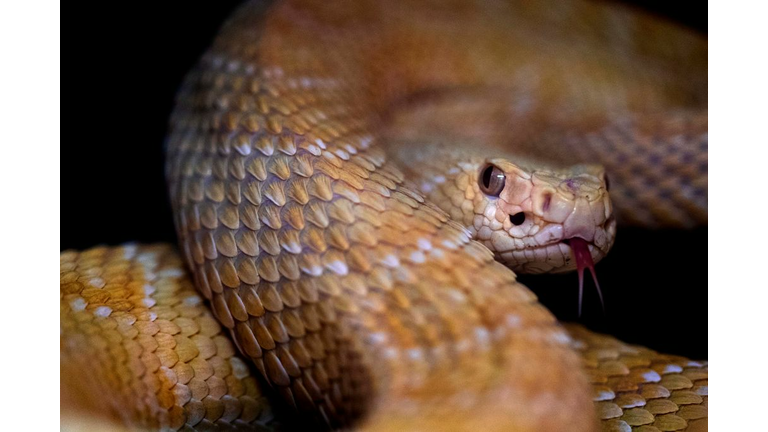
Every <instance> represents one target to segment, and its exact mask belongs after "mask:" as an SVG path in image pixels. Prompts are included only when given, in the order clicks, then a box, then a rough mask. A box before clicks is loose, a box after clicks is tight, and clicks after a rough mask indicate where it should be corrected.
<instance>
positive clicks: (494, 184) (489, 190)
mask: <svg viewBox="0 0 768 432" xmlns="http://www.w3.org/2000/svg"><path fill="white" fill-rule="evenodd" d="M506 179H507V176H506V175H505V174H504V172H503V171H502V170H500V169H499V168H498V167H497V166H496V165H492V164H488V165H486V166H485V167H484V168H483V169H482V170H481V171H480V178H479V179H478V182H477V183H478V185H479V186H480V190H481V191H482V192H483V193H484V194H486V195H488V196H494V197H497V196H499V194H500V193H501V191H502V190H503V189H504V182H505V181H506Z"/></svg>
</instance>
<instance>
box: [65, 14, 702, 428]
mask: <svg viewBox="0 0 768 432" xmlns="http://www.w3.org/2000/svg"><path fill="white" fill-rule="evenodd" d="M166 145H167V164H166V171H167V179H168V188H169V190H170V197H171V201H172V205H173V209H174V217H175V224H176V228H177V232H178V236H179V248H178V250H177V249H176V248H175V247H174V246H171V245H138V244H127V245H123V246H120V247H95V248H92V249H90V250H86V251H64V252H62V253H61V264H60V265H61V284H60V287H61V289H60V293H61V318H60V319H61V360H60V365H61V366H60V367H61V383H60V384H61V408H62V411H61V412H62V414H61V415H62V428H63V429H66V430H137V429H138V430H146V429H152V430H184V431H191V430H281V429H282V430H285V429H290V428H302V429H304V428H317V429H328V428H332V429H360V430H367V431H395V430H398V431H399V430H414V431H417V430H418V431H427V430H439V431H464V430H482V431H492V430H493V431H495V430H498V431H588V430H600V429H602V430H610V431H625V430H626V431H629V430H638V431H677V430H690V431H693V430H706V429H707V362H706V361H694V360H689V359H686V358H682V357H679V356H674V355H664V354H659V353H657V352H654V351H652V350H650V349H646V348H642V347H638V346H632V345H627V344H625V343H622V342H620V341H618V340H616V339H614V338H612V337H610V336H607V335H600V334H596V333H593V332H590V331H589V330H587V329H585V328H584V327H581V326H579V325H575V324H566V325H563V324H560V323H558V322H557V321H556V319H555V318H554V316H553V315H552V314H551V313H550V312H549V311H548V310H547V309H546V308H544V307H543V306H542V305H540V304H539V303H538V302H537V299H536V297H535V295H534V294H532V293H531V292H530V291H529V290H528V289H527V288H526V287H524V286H522V285H521V284H520V283H518V282H517V281H516V276H515V273H513V270H514V271H518V272H521V271H523V272H544V271H562V270H567V269H572V268H573V267H574V266H580V264H579V262H576V261H579V260H582V261H583V260H589V264H591V262H592V260H594V261H596V260H599V259H600V258H601V257H602V256H603V255H604V254H605V253H607V251H608V249H609V248H610V246H611V244H612V242H613V235H614V234H615V230H616V225H615V224H616V222H618V224H619V229H620V227H621V226H622V224H624V225H640V226H645V227H651V228H653V227H680V228H685V227H691V226H697V225H704V224H706V223H707V41H706V38H704V37H702V36H700V35H698V34H695V33H693V32H690V31H688V30H686V29H683V28H680V27H677V26H675V25H673V24H671V23H666V22H663V21H660V20H658V19H655V18H654V17H651V16H649V15H645V14H643V13H640V12H638V11H635V10H632V9H629V8H627V7H624V6H621V5H615V4H610V3H608V2H579V1H570V0H569V1H558V2H511V1H510V2H507V1H466V2H459V1H454V0H448V1H426V0H425V1H413V2H399V1H397V2H395V1H392V2H390V1H387V2H382V1H373V0H359V1H351V0H349V1H347V0H340V1H334V2H331V1H312V0H285V1H278V2H274V3H270V4H265V3H261V2H249V3H246V4H244V5H242V6H241V7H240V8H239V9H238V10H237V11H236V13H235V14H234V15H233V16H232V17H231V18H230V19H229V20H228V21H227V22H226V23H225V24H224V26H223V27H222V29H221V31H220V33H219V35H218V37H217V38H216V39H215V41H214V42H213V44H212V46H211V48H210V49H209V50H208V51H207V52H206V53H205V54H204V55H203V57H202V59H201V60H200V62H199V64H198V66H197V67H196V68H195V69H194V70H193V71H192V72H191V73H190V74H189V75H188V76H187V78H186V80H185V82H184V84H183V86H182V88H181V90H180V92H179V95H178V99H177V105H176V109H175V111H174V113H173V115H172V118H171V121H170V129H169V136H168V139H167V143H166ZM488 167H490V168H488ZM486 168H487V169H489V171H484V170H485V169H486ZM484 173H485V174H484ZM605 173H608V174H609V176H610V187H611V190H610V199H609V198H608V195H607V194H608V193H607V189H608V180H607V178H605V177H604V174H605ZM491 174H492V175H493V176H491ZM137 175H139V174H137ZM496 179H500V180H498V182H497V183H496V184H497V185H498V189H497V190H496V191H495V192H494V191H493V190H492V189H493V187H492V186H489V185H490V184H491V181H497V180H496ZM483 182H486V184H485V186H484V187H482V188H481V186H483ZM158 187H163V186H162V185H158ZM489 191H490V192H489ZM585 215H587V216H585ZM544 232H546V233H547V236H543V235H539V236H537V235H536V234H539V233H544ZM574 238H578V239H580V240H579V242H581V243H582V244H586V243H589V244H588V246H582V248H583V249H580V250H581V251H582V252H586V256H587V257H586V258H584V257H582V258H574V257H573V256H572V255H571V254H570V253H569V251H571V249H570V248H571V247H573V248H576V246H574V245H572V244H571V245H570V246H569V244H570V243H569V241H568V240H571V243H573V242H575V241H574V240H572V239H574ZM473 239H474V240H473ZM542 242H549V243H546V245H544V243H542ZM545 246H546V247H545ZM489 249H490V250H489ZM573 250H574V251H576V249H573ZM574 254H575V252H574ZM590 255H591V256H590ZM499 261H501V262H499ZM502 263H503V264H502ZM505 264H506V265H505ZM510 268H511V269H510ZM581 270H583V268H581V267H580V271H581ZM297 425H298V426H297Z"/></svg>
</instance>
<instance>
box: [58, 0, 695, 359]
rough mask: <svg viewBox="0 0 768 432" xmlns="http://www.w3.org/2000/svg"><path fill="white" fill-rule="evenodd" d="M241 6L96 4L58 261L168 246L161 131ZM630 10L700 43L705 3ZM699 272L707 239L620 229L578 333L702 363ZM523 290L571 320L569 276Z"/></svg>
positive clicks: (65, 180) (84, 50) (66, 175)
mask: <svg viewBox="0 0 768 432" xmlns="http://www.w3.org/2000/svg"><path fill="white" fill-rule="evenodd" d="M238 3H239V2H236V1H216V2H199V3H195V2H186V1H184V2H183V1H168V2H155V3H154V4H153V6H152V7H147V6H146V5H141V6H139V5H136V6H130V7H125V6H122V4H120V5H118V4H103V5H102V8H101V9H100V10H99V11H98V12H97V16H95V17H94V16H93V15H92V14H89V15H90V16H89V19H88V20H87V21H84V22H83V24H82V25H81V26H80V28H79V29H78V32H79V34H78V35H77V36H75V37H73V38H72V40H71V41H72V43H71V44H70V46H71V47H72V49H71V50H70V52H71V54H70V55H69V57H71V58H70V59H68V60H71V61H69V62H68V64H70V65H72V68H70V71H71V72H72V73H69V74H67V78H65V80H66V81H68V84H69V86H68V87H69V88H71V89H72V92H71V94H72V95H74V96H75V97H74V98H69V99H68V102H65V104H64V110H63V111H64V113H65V114H64V116H65V118H69V119H68V120H67V121H66V122H65V124H68V125H69V126H68V129H70V130H71V133H70V135H69V136H70V137H72V138H73V139H72V140H67V141H66V142H65V144H64V146H63V150H64V151H63V152H62V154H63V155H64V159H63V160H62V163H61V168H62V170H61V172H62V178H61V180H62V187H61V197H62V203H63V205H62V208H61V216H62V222H61V227H62V230H61V239H60V240H61V245H60V246H61V249H62V250H64V249H83V248H87V247H91V246H94V245H97V244H111V245H114V244H120V243H123V242H126V241H139V242H158V241H170V242H174V241H175V234H174V229H173V224H172V218H171V210H170V207H169V205H168V201H167V196H166V190H165V187H164V181H165V180H164V174H163V154H162V144H163V140H164V137H165V133H166V126H167V120H168V117H169V115H170V112H171V108H172V105H173V98H174V95H175V93H176V90H177V89H178V87H179V84H180V82H181V79H182V77H183V76H184V74H185V73H186V72H187V71H188V70H189V69H191V68H192V66H193V65H194V63H195V62H196V61H197V59H198V58H199V56H200V55H201V54H202V52H203V51H204V50H205V49H206V47H207V46H208V44H209V43H210V41H211V40H212V38H213V36H214V35H215V33H216V30H217V29H218V27H219V26H220V25H221V23H222V21H223V20H224V19H225V18H226V17H227V16H228V15H229V13H230V12H231V11H232V10H233V9H234V8H235V7H236V5H237V4H238ZM628 3H631V4H633V5H635V6H637V7H640V8H643V9H646V10H648V11H651V12H652V13H655V14H656V15H660V16H664V17H667V18H669V19H672V20H675V21H677V22H680V23H682V24H683V25H686V26H688V27H691V28H693V29H694V30H696V31H699V32H700V33H702V34H706V32H707V11H706V6H705V4H704V3H700V4H699V5H697V6H696V7H691V6H690V5H687V4H685V3H684V2H664V1H645V2H628ZM72 81H74V82H72ZM65 100H67V99H65ZM706 270H707V231H706V228H700V229H697V230H693V231H645V230H638V229H623V228H620V230H619V234H618V237H617V241H616V245H615V247H614V249H613V251H612V252H611V254H609V256H608V257H607V258H606V259H604V260H603V261H602V262H601V263H600V264H598V265H597V271H598V277H599V278H600V283H601V286H602V288H603V293H604V296H605V300H606V314H605V315H603V314H602V312H601V310H600V305H599V302H598V299H597V296H596V294H595V292H594V289H593V286H592V283H591V281H588V282H587V283H586V287H585V288H586V289H585V298H584V300H585V301H584V313H583V316H582V318H581V321H582V322H585V323H586V324H588V325H589V326H590V327H592V328H593V329H596V330H599V331H604V332H609V333H612V334H615V335H616V336H618V337H619V338H621V339H623V340H625V341H628V342H632V343H638V344H642V345H646V346H650V347H651V348H654V349H657V350H660V351H664V352H671V353H676V354H682V355H686V356H689V357H694V358H706V357H708V356H707V330H706V325H707V279H706V278H707V274H706V273H707V271H706ZM521 280H522V281H523V282H524V283H526V284H527V285H529V286H531V287H532V288H533V289H534V291H535V292H536V293H537V294H538V295H539V296H540V298H541V299H542V301H544V303H545V304H546V305H547V306H549V307H550V308H551V309H552V310H553V311H554V312H555V314H556V315H557V316H558V317H559V318H560V319H565V320H575V319H576V311H577V289H576V287H577V282H576V276H575V274H568V275H561V276H536V277H521Z"/></svg>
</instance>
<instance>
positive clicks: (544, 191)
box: [465, 158, 616, 273]
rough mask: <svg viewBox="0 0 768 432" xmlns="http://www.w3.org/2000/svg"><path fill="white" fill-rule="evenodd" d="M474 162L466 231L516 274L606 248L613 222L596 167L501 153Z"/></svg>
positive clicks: (598, 254) (568, 264) (557, 268)
mask: <svg viewBox="0 0 768 432" xmlns="http://www.w3.org/2000/svg"><path fill="white" fill-rule="evenodd" d="M477 165H478V166H477V168H476V171H475V176H476V179H477V180H476V181H475V182H467V186H468V187H469V190H467V191H466V193H465V197H466V198H467V199H469V200H471V203H472V208H473V217H472V221H471V224H470V230H471V231H473V233H474V234H475V238H476V239H477V240H479V241H481V242H482V243H484V244H485V245H486V246H487V247H488V248H490V249H491V250H492V251H493V252H494V254H495V255H496V257H497V259H498V260H499V261H501V262H503V263H504V264H506V265H507V266H508V267H510V268H512V269H513V270H515V271H516V272H521V273H547V272H565V271H570V270H574V269H577V264H580V263H583V262H585V260H588V258H591V262H590V263H589V265H590V266H591V265H592V263H596V262H598V261H599V260H601V259H602V258H603V257H604V256H605V255H606V254H607V253H608V250H609V249H610V248H611V246H612V245H613V241H614V237H615V235H616V220H615V218H614V217H613V208H612V206H611V200H610V197H609V194H608V187H609V185H608V179H607V177H606V175H605V170H604V169H603V168H602V167H601V166H597V165H574V166H571V167H567V168H555V167H551V166H548V165H546V164H543V163H541V162H538V161H532V160H531V161H526V160H518V159H516V160H515V163H512V162H510V161H509V160H507V159H502V158H493V159H487V160H486V161H485V162H484V163H482V164H477ZM574 239H578V240H576V241H574ZM577 243H578V244H577ZM574 248H577V249H576V250H574ZM587 251H588V255H587ZM577 261H578V262H577ZM578 267H579V268H583V266H581V265H578Z"/></svg>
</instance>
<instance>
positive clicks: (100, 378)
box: [60, 245, 277, 430]
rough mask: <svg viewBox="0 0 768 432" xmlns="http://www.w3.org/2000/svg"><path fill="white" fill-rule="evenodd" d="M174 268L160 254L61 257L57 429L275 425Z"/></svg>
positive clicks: (122, 250) (106, 251)
mask: <svg viewBox="0 0 768 432" xmlns="http://www.w3.org/2000/svg"><path fill="white" fill-rule="evenodd" d="M181 265H182V262H181V260H180V259H179V257H178V255H177V254H176V253H175V252H174V251H173V249H172V248H171V247H169V246H167V245H158V246H136V245H126V246H123V247H119V248H106V247H101V248H94V249H90V250H87V251H84V252H63V253H62V254H61V265H60V268H61V290H60V293H61V408H62V427H65V428H67V429H72V430H76V429H78V428H85V427H84V426H97V425H101V426H100V427H104V425H105V424H110V425H115V424H117V425H119V424H122V425H124V426H125V427H126V428H128V429H135V428H142V429H144V428H154V429H160V428H172V429H174V430H179V429H187V430H189V429H190V428H197V429H198V430H203V429H205V430H228V429H249V430H250V429H251V428H257V427H273V426H275V425H277V423H276V422H275V421H274V420H273V416H272V408H271V405H270V404H269V402H267V400H266V399H265V398H264V396H263V395H262V391H261V387H260V384H259V383H258V382H257V380H256V377H255V376H253V375H252V374H251V371H250V369H249V367H248V366H247V364H246V362H247V360H245V359H243V358H242V357H240V356H239V355H237V353H236V348H235V346H234V344H232V342H231V340H230V339H229V338H228V337H227V335H226V333H225V332H223V331H222V327H221V325H220V324H219V323H218V322H217V321H216V320H215V319H214V318H213V315H212V314H211V312H210V310H209V309H208V308H207V307H206V305H205V304H204V303H203V299H202V298H201V297H200V295H199V294H198V293H197V292H196V291H195V289H194V287H193V286H192V283H191V281H190V279H189V277H188V275H187V272H186V270H185V269H183V268H182V266H181ZM82 419H85V420H88V421H89V422H91V423H86V424H85V425H83V420H82ZM100 422H101V423H100ZM85 429H87V428H85Z"/></svg>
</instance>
